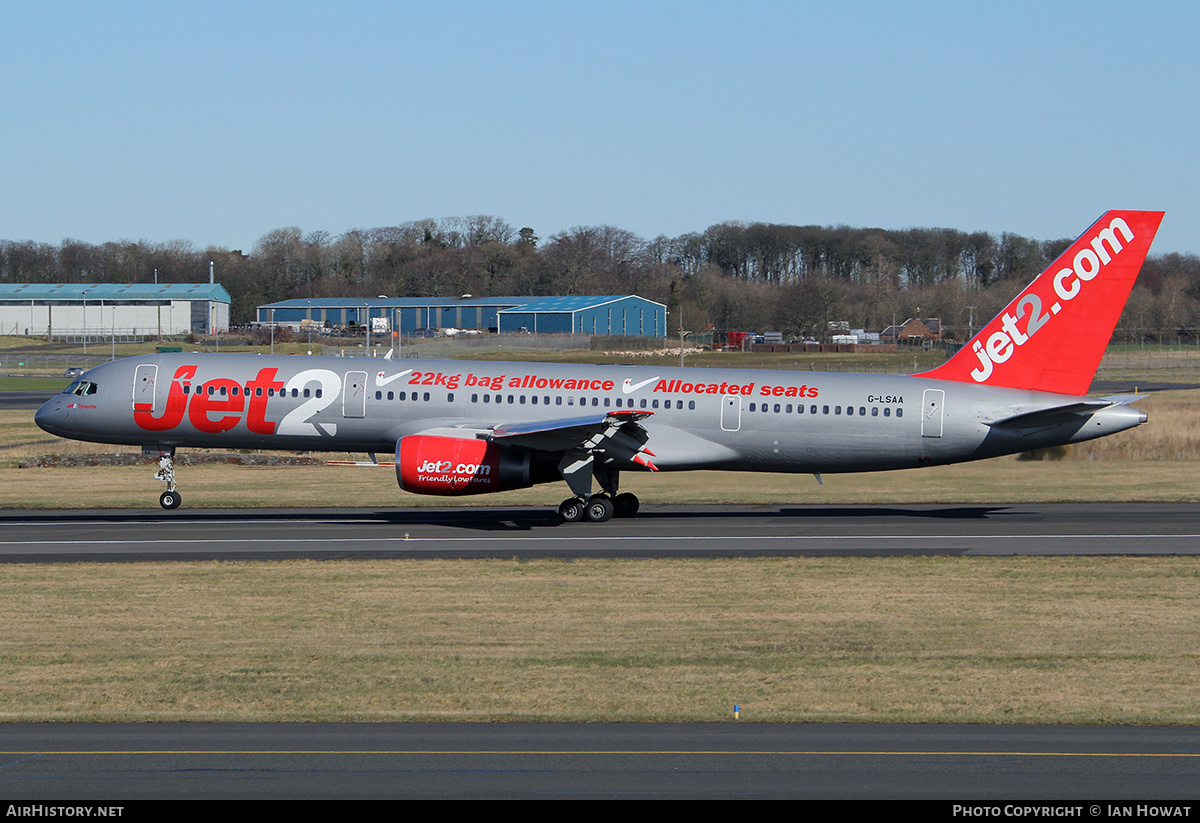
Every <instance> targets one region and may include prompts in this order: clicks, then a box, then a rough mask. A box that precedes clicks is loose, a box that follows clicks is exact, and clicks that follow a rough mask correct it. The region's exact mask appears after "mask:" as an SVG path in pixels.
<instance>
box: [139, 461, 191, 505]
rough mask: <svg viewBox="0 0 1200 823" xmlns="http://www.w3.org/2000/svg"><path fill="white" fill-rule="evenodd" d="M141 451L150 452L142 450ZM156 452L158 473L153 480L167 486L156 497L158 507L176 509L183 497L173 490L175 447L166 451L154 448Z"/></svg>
mask: <svg viewBox="0 0 1200 823" xmlns="http://www.w3.org/2000/svg"><path fill="white" fill-rule="evenodd" d="M143 451H150V450H149V449H143ZM153 451H157V452H158V455H159V456H158V471H157V472H155V473H154V479H155V480H161V481H163V482H164V483H166V484H167V490H166V491H165V492H163V493H162V494H160V495H159V496H158V505H160V506H162V507H163V508H164V509H177V508H179V504H180V503H182V502H183V496H182V495H180V493H179V492H178V491H177V490H176V489H175V447H174V446H171V447H169V448H166V449H159V448H154V449H153Z"/></svg>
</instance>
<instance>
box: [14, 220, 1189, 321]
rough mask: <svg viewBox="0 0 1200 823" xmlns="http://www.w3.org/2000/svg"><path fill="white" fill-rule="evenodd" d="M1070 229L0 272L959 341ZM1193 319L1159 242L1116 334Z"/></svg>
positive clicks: (99, 262) (128, 257) (864, 231)
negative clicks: (209, 281)
mask: <svg viewBox="0 0 1200 823" xmlns="http://www.w3.org/2000/svg"><path fill="white" fill-rule="evenodd" d="M1071 242H1072V239H1071V238H1062V239H1056V240H1048V241H1038V240H1033V239H1030V238H1026V237H1022V236H1020V235H1016V234H1012V233H1003V234H1001V235H999V236H995V235H992V234H989V233H987V232H971V233H968V232H961V231H956V230H954V229H938V228H928V229H906V230H886V229H875V228H852V227H849V226H824V227H822V226H791V225H781V224H774V223H741V222H725V223H718V224H716V225H713V226H710V227H709V228H708V229H706V230H705V231H703V232H697V233H688V234H684V235H681V236H679V237H674V238H671V237H666V236H659V237H655V238H653V239H650V240H647V239H645V238H643V237H640V236H638V235H636V234H634V233H633V232H630V231H626V230H624V229H620V228H616V227H614V226H576V227H574V228H571V229H567V230H566V231H562V232H558V233H557V234H554V235H553V236H551V237H549V238H548V239H545V240H543V239H542V238H540V237H538V235H537V234H536V232H535V231H534V229H532V228H529V227H523V228H519V229H518V228H515V227H514V226H513V225H511V224H509V223H508V222H506V221H505V220H503V219H501V218H499V217H493V216H488V215H475V216H471V217H451V218H443V219H440V220H435V219H427V220H414V221H410V222H407V223H402V224H400V225H397V226H387V227H381V228H373V229H353V230H351V231H347V232H344V233H343V234H340V235H333V234H331V233H330V232H327V231H313V232H308V233H305V232H302V231H301V230H300V229H299V228H294V227H291V228H282V229H276V230H274V231H271V232H268V233H267V234H265V235H264V236H263V237H262V238H261V239H259V241H258V242H257V243H256V244H255V245H254V248H253V249H252V250H250V252H249V253H245V252H243V251H241V250H230V249H225V248H218V247H210V248H206V249H197V248H195V247H194V246H193V245H192V244H191V243H189V242H186V241H174V242H170V243H149V242H146V241H136V242H134V241H126V240H121V241H114V242H107V243H102V244H99V245H95V244H90V243H84V242H81V241H78V240H70V239H68V240H64V241H63V242H62V243H60V244H58V245H53V244H47V243H38V242H34V241H0V282H5V283H151V282H154V281H155V279H157V281H158V282H160V283H196V282H204V281H205V279H206V278H207V276H208V265H209V261H212V262H213V264H214V268H215V272H216V279H217V281H218V282H219V283H221V284H222V285H223V286H224V287H225V288H226V290H228V291H229V294H230V296H231V298H232V306H231V318H232V322H233V323H235V324H244V323H248V322H251V321H252V320H253V318H254V310H255V308H256V307H257V306H259V305H262V304H264V303H270V302H274V301H277V300H284V299H288V298H303V297H375V296H378V295H387V296H390V297H446V296H458V295H462V294H472V295H475V296H477V297H483V296H489V295H554V294H563V295H577V294H639V295H641V296H643V297H647V298H649V299H651V300H657V301H659V302H662V303H666V304H667V305H668V307H669V308H670V310H671V317H670V321H669V324H670V326H671V327H672V328H675V327H677V326H678V324H679V323H680V322H682V324H683V325H684V327H685V328H687V329H689V330H697V329H705V328H716V329H731V330H732V329H738V330H746V331H766V330H773V331H781V332H783V333H784V334H785V335H787V336H789V337H802V336H803V337H808V336H812V337H817V338H822V337H826V336H827V335H828V330H829V324H830V323H831V322H833V321H844V322H846V323H848V324H849V325H850V326H851V327H853V328H865V329H868V330H881V329H883V328H885V327H886V326H889V325H891V324H892V323H895V322H902V321H903V320H905V319H907V318H909V317H914V316H920V317H940V318H941V319H942V322H943V326H944V327H945V328H946V330H947V332H948V333H950V334H952V335H954V336H955V337H957V339H960V340H961V339H965V337H966V335H967V333H968V331H970V330H971V329H972V328H974V329H978V327H979V326H980V325H981V324H982V323H983V322H986V321H987V320H988V319H990V318H991V317H993V316H994V315H995V314H996V313H997V312H998V311H999V310H1000V309H1001V308H1002V307H1003V306H1004V305H1005V304H1006V303H1007V302H1008V301H1009V300H1010V299H1012V297H1013V296H1014V295H1015V294H1016V293H1017V292H1019V291H1020V290H1021V289H1022V288H1023V287H1024V286H1025V284H1026V283H1028V282H1029V281H1030V280H1031V279H1032V278H1033V277H1034V276H1035V275H1036V274H1037V273H1038V272H1040V271H1041V270H1043V269H1044V268H1046V267H1047V266H1048V265H1049V264H1050V263H1051V262H1052V261H1053V260H1054V259H1055V258H1056V257H1057V256H1058V255H1059V254H1061V253H1062V251H1063V250H1065V249H1066V248H1067V247H1068V246H1069V245H1070V244H1071ZM680 314H682V319H681V318H680ZM1197 326H1200V258H1198V257H1197V256H1196V255H1193V254H1166V255H1158V256H1152V257H1150V258H1149V259H1148V260H1147V262H1146V265H1145V267H1144V268H1143V271H1142V275H1141V277H1140V278H1139V281H1138V285H1137V286H1136V287H1135V289H1134V292H1133V295H1132V296H1131V298H1130V300H1129V303H1128V305H1127V307H1126V310H1125V313H1124V315H1123V316H1122V320H1121V325H1120V326H1118V330H1117V336H1118V337H1123V338H1125V339H1137V338H1138V337H1146V336H1150V337H1153V338H1157V337H1172V338H1173V337H1175V336H1185V337H1188V338H1189V339H1191V338H1193V337H1194V336H1195V330H1196V328H1197Z"/></svg>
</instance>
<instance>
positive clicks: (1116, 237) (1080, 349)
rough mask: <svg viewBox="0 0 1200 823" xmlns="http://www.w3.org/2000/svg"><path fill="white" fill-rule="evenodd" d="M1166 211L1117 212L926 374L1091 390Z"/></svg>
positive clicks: (1024, 386) (1043, 388)
mask: <svg viewBox="0 0 1200 823" xmlns="http://www.w3.org/2000/svg"><path fill="white" fill-rule="evenodd" d="M1162 218H1163V213H1162V212H1160V211H1110V212H1108V213H1107V214H1105V215H1104V216H1103V217H1101V218H1100V219H1099V220H1097V221H1096V222H1095V223H1094V224H1092V226H1091V228H1089V229H1088V230H1087V231H1085V232H1084V233H1083V234H1082V235H1081V236H1080V237H1079V239H1078V240H1076V241H1075V242H1074V243H1073V244H1071V247H1070V248H1069V249H1067V250H1066V251H1065V252H1063V254H1062V256H1061V257H1059V258H1058V259H1057V260H1055V261H1054V263H1053V264H1051V266H1050V268H1048V269H1046V270H1045V271H1044V272H1042V273H1041V274H1040V275H1038V277H1037V279H1036V280H1034V281H1033V282H1032V283H1031V284H1030V285H1029V287H1028V288H1026V289H1025V290H1024V291H1023V292H1021V293H1020V294H1019V295H1017V297H1016V298H1015V299H1014V300H1013V301H1012V302H1011V303H1009V304H1008V305H1007V306H1006V307H1005V308H1004V311H1002V312H1000V314H999V315H998V316H997V317H995V318H994V319H993V320H992V321H991V322H990V323H988V324H987V325H986V326H984V327H983V329H982V330H980V332H979V334H977V335H975V336H974V337H973V338H971V340H970V341H968V342H967V344H966V345H965V346H963V347H962V349H960V350H959V351H958V353H957V354H955V355H954V356H953V357H951V358H950V359H949V360H947V361H946V362H945V363H943V364H942V365H941V366H938V367H937V368H936V369H933V370H932V371H927V372H924V373H922V374H920V375H917V376H919V377H936V378H939V379H942V380H957V381H960V382H963V383H978V384H980V385H985V386H1004V387H1007V388H1013V389H1033V390H1035V391H1047V392H1060V393H1062V394H1086V393H1087V390H1088V387H1089V386H1090V385H1091V383H1092V378H1093V377H1094V376H1095V374H1096V368H1097V367H1098V366H1099V365H1100V358H1101V357H1103V356H1104V350H1105V348H1107V347H1108V341H1109V339H1110V338H1111V337H1112V333H1113V329H1114V328H1116V325H1117V320H1118V319H1119V318H1120V316H1121V310H1122V309H1123V308H1124V307H1125V301H1126V300H1128V299H1129V292H1130V291H1131V290H1132V289H1133V283H1134V281H1135V280H1136V279H1137V276H1138V272H1140V271H1141V269H1142V263H1143V262H1144V261H1145V259H1146V254H1147V253H1148V252H1149V251H1150V243H1151V242H1152V241H1153V240H1154V235H1155V233H1156V232H1157V231H1158V226H1159V223H1161V222H1162Z"/></svg>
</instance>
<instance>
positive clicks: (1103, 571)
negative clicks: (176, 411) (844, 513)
mask: <svg viewBox="0 0 1200 823" xmlns="http://www.w3.org/2000/svg"><path fill="white" fill-rule="evenodd" d="M1198 577H1200V563H1198V562H1196V561H1195V560H1192V559H1183V558H1156V559H1130V558H1107V559H1094V558H1092V559H1045V558H973V559H962V558H924V559H921V558H896V559H869V560H868V559H778V560H706V561H671V560H638V561H600V560H595V561H576V562H571V563H565V562H556V561H535V562H516V561H398V562H396V561H371V562H320V563H318V562H283V563H137V564H104V565H75V566H11V565H10V566H2V567H0V603H2V604H3V611H4V614H5V615H6V625H5V632H4V635H3V638H2V639H0V674H2V678H0V720H5V721H14V720H39V721H41V720H92V721H122V720H123V721H150V720H189V721H202V720H220V721H260V720H274V721H284V720H306V721H349V720H358V721H386V720H514V721H515V720H564V721H716V720H728V719H730V718H731V713H732V708H733V705H734V704H738V705H740V706H741V711H742V718H743V719H744V720H748V721H849V720H854V721H890V722H964V723H965V722H972V723H991V722H1001V723H1139V724H1172V723H1176V724H1179V723H1183V724H1191V723H1196V722H1198V721H1200V682H1198V681H1197V679H1196V677H1195V672H1196V667H1197V664H1198V663H1200V660H1198V657H1200V652H1197V649H1200V598H1197V597H1196V591H1197V584H1198V583H1200V580H1198Z"/></svg>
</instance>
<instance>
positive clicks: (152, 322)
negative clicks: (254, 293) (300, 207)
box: [0, 283, 230, 337]
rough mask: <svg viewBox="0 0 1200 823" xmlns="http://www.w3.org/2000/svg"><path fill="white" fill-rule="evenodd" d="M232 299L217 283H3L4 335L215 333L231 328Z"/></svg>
mask: <svg viewBox="0 0 1200 823" xmlns="http://www.w3.org/2000/svg"><path fill="white" fill-rule="evenodd" d="M229 302H230V301H229V292H227V291H225V289H224V288H223V287H222V286H220V285H219V284H213V283H162V284H151V283H128V284H122V283H58V284H50V283H3V284H0V334H21V335H32V336H43V337H44V336H46V335H49V336H51V337H63V336H65V337H79V336H80V335H85V336H88V337H97V336H104V337H108V336H109V335H116V336H128V335H137V336H151V335H164V334H166V335H178V334H188V333H192V332H194V333H196V334H212V333H213V332H217V331H227V330H228V329H229Z"/></svg>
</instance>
